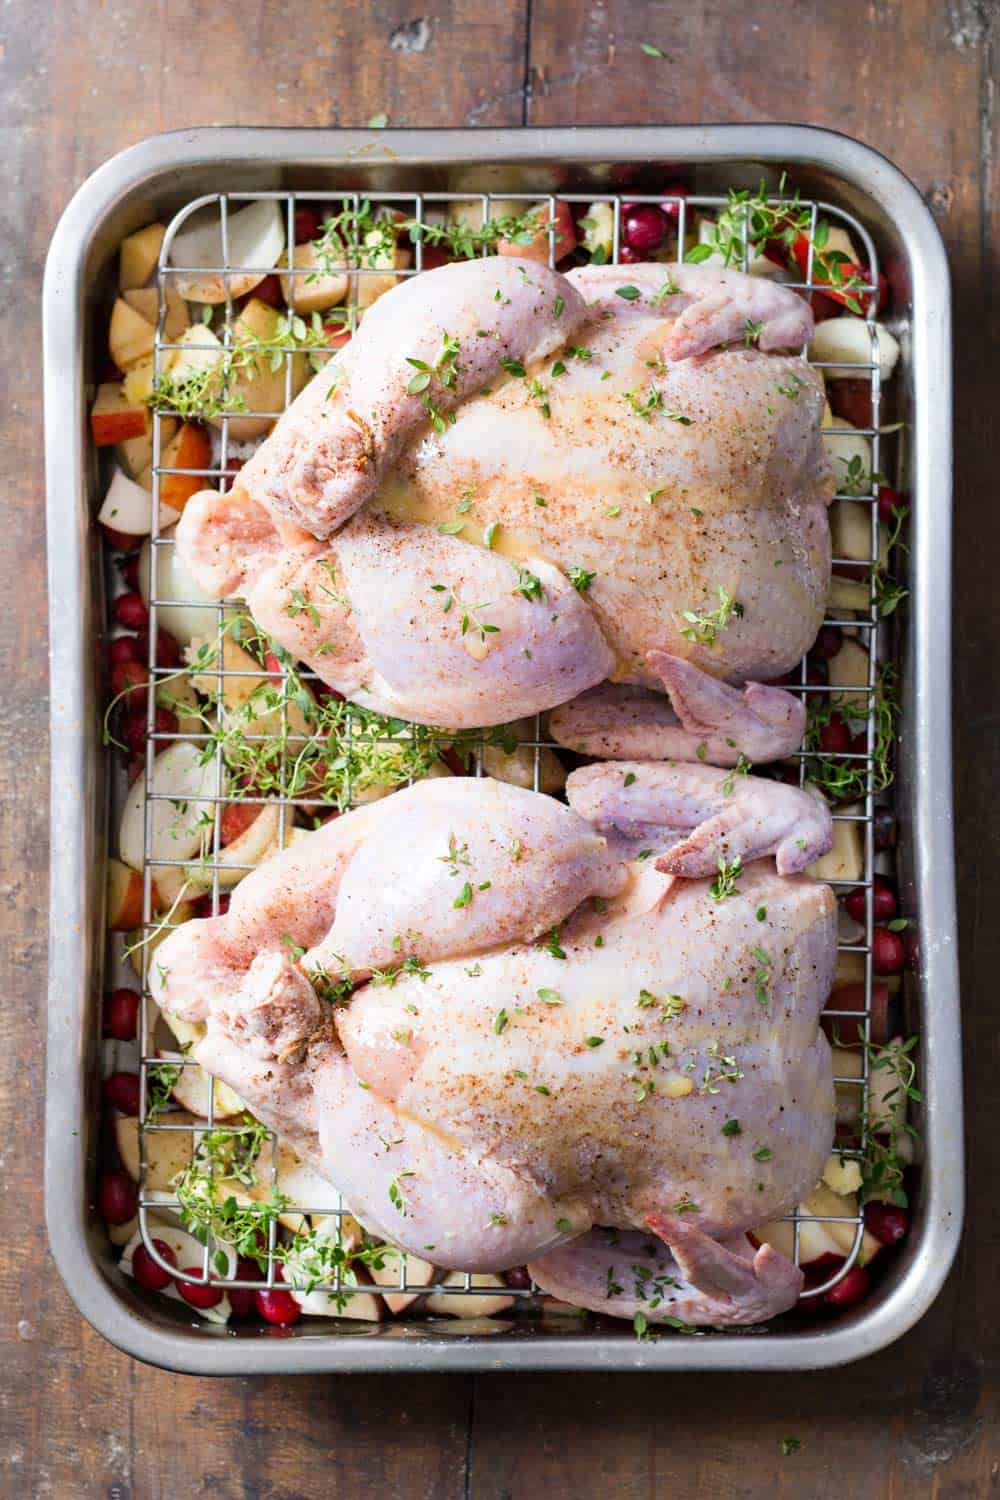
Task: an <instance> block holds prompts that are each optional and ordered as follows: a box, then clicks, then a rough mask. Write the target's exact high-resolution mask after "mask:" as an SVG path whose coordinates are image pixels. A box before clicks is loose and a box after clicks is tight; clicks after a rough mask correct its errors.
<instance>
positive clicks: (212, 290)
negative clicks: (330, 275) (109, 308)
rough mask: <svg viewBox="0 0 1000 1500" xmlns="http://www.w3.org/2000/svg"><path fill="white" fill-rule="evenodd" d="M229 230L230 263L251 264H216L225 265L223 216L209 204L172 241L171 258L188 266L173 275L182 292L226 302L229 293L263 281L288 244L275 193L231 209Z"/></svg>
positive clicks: (190, 297)
mask: <svg viewBox="0 0 1000 1500" xmlns="http://www.w3.org/2000/svg"><path fill="white" fill-rule="evenodd" d="M227 229H228V234H227V240H228V249H229V264H230V265H231V266H247V267H253V269H252V270H246V271H235V270H234V271H229V272H221V271H219V270H218V269H217V268H218V267H221V266H222V264H223V251H222V220H221V216H220V214H219V212H218V211H216V210H214V209H206V210H205V211H204V212H203V213H202V214H195V215H194V216H192V218H191V219H189V220H188V221H187V223H186V224H185V226H184V228H183V229H182V230H181V231H180V233H179V234H176V235H175V236H174V239H173V242H172V244H171V246H170V259H171V263H172V264H173V265H175V266H181V267H185V268H186V269H185V270H183V271H181V272H179V273H177V275H176V277H175V280H176V286H177V290H178V292H179V293H180V294H181V296H182V297H186V298H188V300H189V301H192V302H210V303H213V304H214V303H217V302H225V300H226V296H227V292H228V295H229V296H230V297H242V296H244V295H245V294H246V293H247V292H250V291H252V290H253V288H254V287H255V286H258V285H259V284H260V282H262V281H263V280H264V277H265V276H267V275H268V273H269V272H270V270H271V268H272V267H273V266H274V265H275V263H276V262H277V259H278V257H279V255H280V254H281V252H282V250H283V249H284V248H285V224H284V216H283V214H282V211H281V207H280V205H279V204H278V203H277V202H276V201H275V200H274V199H271V198H259V199H256V200H255V201H254V202H252V203H248V204H247V206H246V207H245V208H240V209H237V210H236V212H235V213H234V212H230V213H229V216H228V223H227Z"/></svg>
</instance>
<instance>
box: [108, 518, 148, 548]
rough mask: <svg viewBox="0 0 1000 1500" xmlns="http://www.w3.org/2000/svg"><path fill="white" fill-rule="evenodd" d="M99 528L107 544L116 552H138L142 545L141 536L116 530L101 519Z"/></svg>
mask: <svg viewBox="0 0 1000 1500" xmlns="http://www.w3.org/2000/svg"><path fill="white" fill-rule="evenodd" d="M101 529H102V531H103V532H104V535H105V537H106V539H107V543H108V546H109V547H113V548H114V549H115V551H116V552H138V550H139V548H140V547H141V546H142V537H141V536H133V535H132V533H131V532H130V531H116V530H115V528H114V527H113V526H106V525H105V524H104V522H103V521H102V522H101Z"/></svg>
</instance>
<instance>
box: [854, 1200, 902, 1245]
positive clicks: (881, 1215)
mask: <svg viewBox="0 0 1000 1500" xmlns="http://www.w3.org/2000/svg"><path fill="white" fill-rule="evenodd" d="M865 1228H866V1229H867V1230H868V1233H869V1234H873V1235H874V1236H875V1238H876V1239H877V1240H878V1242H879V1244H880V1245H898V1244H899V1242H900V1240H905V1239H906V1236H907V1235H908V1234H909V1232H910V1216H909V1214H908V1213H907V1212H906V1209H905V1208H899V1207H898V1206H897V1205H896V1204H895V1203H866V1204H865Z"/></svg>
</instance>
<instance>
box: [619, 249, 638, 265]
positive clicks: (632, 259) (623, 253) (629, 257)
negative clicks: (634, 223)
mask: <svg viewBox="0 0 1000 1500" xmlns="http://www.w3.org/2000/svg"><path fill="white" fill-rule="evenodd" d="M640 260H642V256H641V255H640V254H639V252H638V250H633V249H632V246H631V245H619V247H618V261H619V264H621V265H623V266H634V265H635V264H636V262H637V261H640Z"/></svg>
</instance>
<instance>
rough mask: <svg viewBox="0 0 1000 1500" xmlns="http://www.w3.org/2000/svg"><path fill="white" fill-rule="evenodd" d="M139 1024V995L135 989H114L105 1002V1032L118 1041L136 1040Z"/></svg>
mask: <svg viewBox="0 0 1000 1500" xmlns="http://www.w3.org/2000/svg"><path fill="white" fill-rule="evenodd" d="M138 1024H139V996H138V994H137V993H136V991H135V990H125V989H121V990H112V991H111V994H110V995H109V996H108V997H107V999H106V1000H105V1002H104V1034H105V1036H113V1037H114V1039H115V1041H116V1042H131V1041H134V1040H135V1033H136V1028H137V1026H138Z"/></svg>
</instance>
